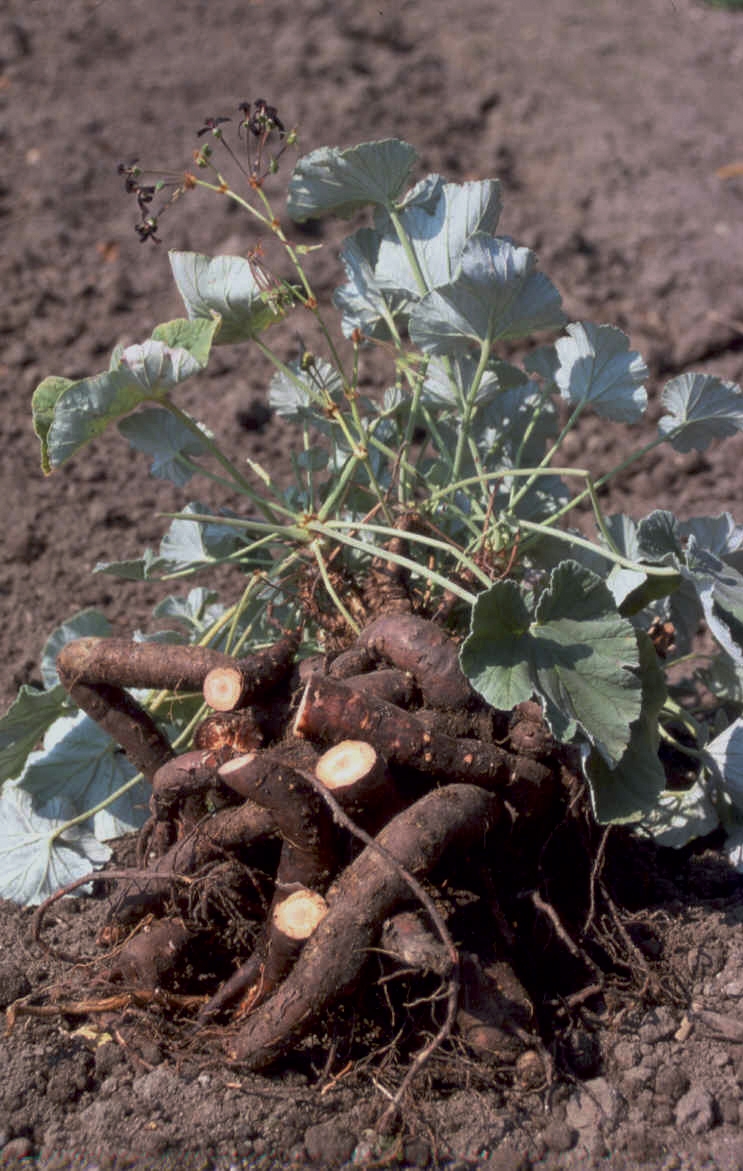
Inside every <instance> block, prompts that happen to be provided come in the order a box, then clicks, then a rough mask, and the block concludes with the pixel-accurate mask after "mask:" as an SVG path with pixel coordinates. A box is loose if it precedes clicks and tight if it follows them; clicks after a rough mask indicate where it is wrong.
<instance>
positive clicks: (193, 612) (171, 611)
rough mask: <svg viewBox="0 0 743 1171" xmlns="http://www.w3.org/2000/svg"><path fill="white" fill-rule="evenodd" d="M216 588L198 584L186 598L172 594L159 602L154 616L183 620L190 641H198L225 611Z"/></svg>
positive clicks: (153, 612) (177, 620) (153, 613)
mask: <svg viewBox="0 0 743 1171" xmlns="http://www.w3.org/2000/svg"><path fill="white" fill-rule="evenodd" d="M217 599H218V595H217V593H216V591H215V590H209V589H205V588H204V587H203V586H196V587H195V588H194V589H192V590H189V591H188V593H187V595H186V597H185V598H181V597H175V596H173V595H171V596H170V597H168V598H163V600H162V602H158V604H157V606H155V609H154V610H153V611H152V616H153V618H159V619H163V618H167V619H169V620H173V619H174V620H175V621H176V622H182V623H183V624H184V625H185V626H186V629H187V630H188V634H189V639H188V641H189V642H197V641H198V640H199V638H200V637H201V635H202V634H204V633H206V631H207V629H208V628H209V627H210V626H212V625H213V624H214V623H215V622H216V621H217V619H218V618H219V617H220V616H221V615H222V614H223V613H224V606H223V605H221V604H220V603H219V602H218V600H217Z"/></svg>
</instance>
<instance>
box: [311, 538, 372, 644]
mask: <svg viewBox="0 0 743 1171" xmlns="http://www.w3.org/2000/svg"><path fill="white" fill-rule="evenodd" d="M310 549H311V550H312V553H313V555H314V558H315V561H316V562H317V568H318V569H319V571H320V577H321V578H322V580H323V585H324V586H325V589H326V590H327V591H328V593H329V595H330V597H331V599H332V601H333V605H334V606H335V608H336V610H337V611H338V613H339V614H341V615H342V617H343V618H344V619H345V621H346V622H347V623H348V625H349V626H350V628H351V630H352V631H353V632H354V634H355V635H359V634H361V627H360V626H359V624H358V622H356V621H355V620H354V619H353V618H352V617H351V614H350V613H349V611H348V609H347V607H346V606H344V604H343V602H342V601H341V598H340V595H339V594H338V591H337V590H336V588H335V586H334V585H333V582H332V581H331V578H330V574H329V573H328V567H327V565H326V564H325V558H324V557H323V555H322V552H321V551H320V546H319V544H318V542H317V541H313V542H312V544H311V545H310Z"/></svg>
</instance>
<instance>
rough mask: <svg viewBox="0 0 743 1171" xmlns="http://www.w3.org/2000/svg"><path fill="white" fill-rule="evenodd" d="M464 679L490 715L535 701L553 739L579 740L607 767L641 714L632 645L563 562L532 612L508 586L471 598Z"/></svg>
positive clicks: (590, 584) (588, 585) (596, 582)
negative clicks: (534, 696) (581, 737)
mask: <svg viewBox="0 0 743 1171" xmlns="http://www.w3.org/2000/svg"><path fill="white" fill-rule="evenodd" d="M460 657H461V663H462V669H463V670H464V672H465V674H466V675H467V677H468V678H469V680H470V682H471V683H472V685H473V687H474V688H475V689H476V690H477V691H478V692H480V694H481V695H482V696H484V698H485V699H486V700H487V701H488V703H491V704H492V705H493V706H494V707H496V708H500V709H503V710H509V709H510V708H512V707H513V706H514V704H516V703H519V702H521V701H522V700H525V699H529V698H530V697H531V695H532V694H533V693H536V694H537V695H538V697H539V698H540V700H541V702H542V706H543V709H544V713H545V717H546V719H547V721H548V723H549V725H550V727H551V729H552V731H553V733H554V735H555V736H556V737H557V739H559V740H561V741H563V742H565V741H569V740H572V739H573V737H574V736H575V734H576V732H577V731H578V730H580V731H581V732H582V733H583V734H584V735H585V736H586V737H587V738H588V740H589V741H590V743H591V744H592V745H593V746H594V748H595V749H596V750H597V751H598V752H599V753H600V754H601V756H603V758H604V759H605V760H606V762H607V763H608V764H609V765H610V766H612V767H613V766H615V765H616V764H617V763H618V762H619V760H620V758H621V757H622V754H623V753H624V751H625V749H626V747H627V744H628V742H629V726H630V724H631V723H632V722H633V721H634V720H636V719H637V718H638V717H639V715H640V711H641V704H642V695H641V684H640V680H639V678H638V676H637V673H636V669H637V667H638V665H639V657H638V649H637V639H636V636H635V632H634V630H633V629H632V626H631V625H630V623H629V622H628V621H627V620H626V619H624V618H621V617H620V615H619V614H618V613H617V609H616V606H615V604H614V599H613V598H612V596H611V593H610V592H609V590H608V588H607V586H606V585H605V584H604V583H603V582H602V581H601V579H600V578H599V577H598V576H597V575H596V574H594V573H591V571H590V570H588V569H584V568H583V567H582V566H580V565H578V564H577V563H576V562H574V561H563V562H562V563H561V564H560V565H558V566H557V568H556V569H554V570H553V571H552V573H551V574H550V583H549V586H548V588H547V589H545V590H544V592H543V593H542V594H541V596H540V598H539V601H538V603H537V605H536V607H535V608H534V610H533V612H530V610H529V608H528V607H527V604H526V601H525V600H524V598H523V597H522V596H521V594H520V593H519V589H518V586H517V585H516V584H515V583H514V582H509V581H505V582H495V583H494V584H493V585H492V586H490V588H489V589H487V590H485V592H484V593H482V594H480V595H479V597H478V598H477V600H476V602H475V605H474V607H473V610H472V622H471V628H470V634H469V636H468V637H467V639H466V640H465V642H464V644H463V646H462V649H461V652H460Z"/></svg>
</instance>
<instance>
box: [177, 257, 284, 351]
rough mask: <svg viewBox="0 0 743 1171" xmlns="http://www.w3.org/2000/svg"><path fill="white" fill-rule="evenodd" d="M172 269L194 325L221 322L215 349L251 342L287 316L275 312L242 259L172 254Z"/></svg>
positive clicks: (246, 263) (215, 338)
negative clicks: (200, 322)
mask: <svg viewBox="0 0 743 1171" xmlns="http://www.w3.org/2000/svg"><path fill="white" fill-rule="evenodd" d="M168 258H169V260H170V267H171V269H172V271H173V278H174V280H175V283H176V285H177V286H178V292H179V293H180V295H181V297H182V298H183V303H184V305H185V306H186V312H187V314H188V317H189V320H190V321H198V320H204V321H205V322H207V323H209V324H211V325H212V326H213V325H214V323H215V319H217V318H218V319H219V323H220V324H219V329H218V330H217V331H216V336H215V337H214V345H219V346H223V345H231V344H233V343H235V342H245V341H250V339H251V338H254V337H257V336H258V334H259V333H262V331H263V330H264V329H266V328H267V327H268V326H269V325H275V324H276V322H277V321H280V320H281V318H282V317H283V313H282V312H281V311H279V310H277V309H275V308H274V307H273V306H272V304H271V302H270V300H269V299H268V297H267V296H266V294H265V292H264V291H263V289H262V288H261V286H260V285H259V284H258V282H257V281H256V279H255V276H254V275H253V270H252V268H251V267H250V262H249V261H247V260H245V259H244V258H243V257H242V256H215V257H214V258H213V259H212V258H210V257H209V256H202V255H201V253H199V252H169V253H168Z"/></svg>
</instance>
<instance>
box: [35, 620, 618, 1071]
mask: <svg viewBox="0 0 743 1171" xmlns="http://www.w3.org/2000/svg"><path fill="white" fill-rule="evenodd" d="M297 648H298V641H297V640H296V639H295V638H292V637H287V638H284V639H282V640H281V641H280V642H279V643H277V644H276V645H275V646H274V647H271V648H269V649H268V650H267V651H265V652H262V653H261V654H258V655H256V656H253V657H252V658H248V659H243V660H233V659H230V658H228V657H227V656H224V655H219V654H214V653H212V652H209V651H208V650H204V649H202V648H187V647H185V648H184V647H173V646H166V645H160V644H141V643H140V644H136V643H129V642H125V641H123V640H103V639H81V640H79V641H78V642H74V643H71V644H69V645H68V646H66V647H65V648H64V650H63V651H62V653H61V655H60V660H59V671H60V677H61V678H62V680H63V682H64V683H65V685H66V686H67V688H68V689H69V691H70V693H71V695H72V696H73V698H74V699H75V701H76V703H78V704H79V705H80V706H81V707H83V708H84V709H85V710H86V711H88V712H89V713H90V714H91V715H92V716H93V718H95V719H97V720H99V722H101V723H102V724H104V726H106V727H107V728H108V729H109V730H110V731H111V732H112V734H113V735H114V736H115V737H116V739H117V740H118V742H119V743H120V744H121V746H122V748H123V749H124V751H125V752H126V753H127V754H128V756H129V757H130V758H131V759H132V760H133V761H134V763H135V764H136V765H137V767H138V768H139V769H140V770H141V771H142V772H143V773H144V774H145V776H146V777H147V778H148V779H149V780H150V781H151V785H152V795H151V801H150V817H149V819H148V821H147V823H146V825H145V826H144V827H143V829H142V831H141V833H140V835H139V840H138V865H137V867H136V868H134V869H132V870H128V871H125V872H118V873H117V878H116V880H115V883H116V885H115V891H114V895H113V898H112V903H111V911H110V919H109V923H108V924H107V926H106V928H105V930H104V932H103V934H102V938H101V940H100V941H99V942H101V943H103V944H105V945H106V948H107V954H106V955H105V956H104V957H103V958H102V960H101V962H100V965H99V979H100V981H104V982H106V983H107V984H108V985H110V984H114V985H119V986H122V987H123V988H127V989H130V990H135V991H136V993H137V995H139V997H140V1001H141V1000H146V998H147V996H148V995H153V994H155V993H156V992H157V991H158V990H163V989H164V990H170V991H171V992H172V993H173V994H174V995H177V996H178V997H180V998H185V999H182V1003H186V1001H188V1003H191V1004H192V1005H193V1006H194V1007H193V1009H192V1013H195V1014H196V1023H197V1025H198V1026H199V1028H200V1029H207V1030H208V1032H209V1035H210V1036H211V1037H213V1036H214V1035H215V1034H216V1035H218V1036H220V1037H221V1038H222V1044H223V1046H224V1049H225V1051H226V1054H227V1056H228V1059H229V1060H232V1061H235V1062H239V1063H240V1064H241V1065H243V1066H247V1067H249V1068H252V1069H262V1068H264V1067H267V1066H269V1065H270V1064H271V1063H273V1062H275V1061H276V1060H277V1059H278V1058H280V1057H282V1056H283V1055H286V1054H287V1053H289V1052H291V1051H293V1050H294V1049H295V1048H296V1047H297V1046H298V1045H300V1043H301V1042H302V1041H303V1039H304V1038H306V1037H307V1036H308V1035H309V1034H314V1035H315V1036H316V1037H317V1036H319V1037H320V1038H322V1037H327V1036H328V1030H329V1027H330V1026H329V1021H331V1020H332V1019H333V1013H334V1011H336V1010H338V1011H340V1012H341V1015H342V1016H343V1019H344V1020H345V1021H346V1024H347V1025H348V1022H349V1020H351V1019H352V1018H353V1016H354V1012H356V1014H357V1018H358V1015H359V1014H363V1012H367V1013H368V1012H369V1011H370V1009H369V1003H370V1001H369V996H370V995H371V994H372V993H373V994H374V995H373V996H372V1000H373V999H374V996H376V1002H375V1003H377V1005H379V1004H381V1003H383V1002H384V1003H386V1004H387V1005H388V1006H390V1011H391V1012H392V1009H393V1007H394V1012H393V1016H394V1022H395V1023H394V1027H395V1028H396V1027H397V1025H398V1024H399V1021H400V1019H401V1017H402V1018H404V1019H406V1020H407V1021H408V1023H410V1022H413V1026H414V1027H415V1021H416V1020H417V1019H418V1017H417V1016H416V1009H415V1004H423V1003H425V1005H426V1012H425V1022H426V1023H425V1026H422V1028H423V1032H422V1033H421V1035H420V1036H419V1039H418V1041H417V1042H416V1045H417V1051H418V1056H417V1057H416V1058H415V1059H414V1061H413V1066H412V1067H411V1068H412V1069H415V1068H417V1067H419V1065H420V1064H421V1063H422V1061H423V1060H424V1059H425V1058H426V1057H427V1056H429V1055H430V1053H431V1052H432V1051H433V1049H434V1048H435V1047H436V1046H437V1045H438V1044H439V1043H440V1041H441V1040H442V1039H443V1038H444V1037H446V1036H449V1035H452V1036H458V1037H459V1042H460V1044H462V1045H464V1046H466V1047H467V1048H468V1049H469V1050H471V1051H474V1052H475V1053H476V1054H477V1055H478V1056H480V1057H485V1058H486V1059H488V1060H490V1061H495V1062H497V1063H499V1065H503V1064H504V1063H505V1064H508V1065H510V1066H513V1067H515V1068H516V1069H517V1070H518V1069H519V1068H523V1069H526V1068H527V1067H528V1068H529V1070H530V1071H531V1072H530V1074H529V1076H530V1077H533V1067H534V1055H535V1053H544V1052H545V1051H544V1048H543V1045H542V1041H541V1040H540V1033H541V1034H542V1035H543V1034H544V1031H545V1027H546V1020H547V1018H546V1016H545V1008H544V1006H545V1003H546V1000H547V997H546V984H547V982H546V980H545V971H546V968H547V967H548V968H549V970H550V978H551V980H552V987H551V988H550V989H549V991H550V993H551V995H552V998H553V999H555V998H559V997H563V1003H564V998H569V996H570V995H577V997H580V996H581V991H580V990H581V989H582V988H585V989H587V990H588V991H587V992H586V996H588V995H601V994H602V992H603V991H604V989H605V985H606V977H607V972H609V971H610V970H613V972H614V974H615V975H616V974H617V972H618V973H619V976H620V977H622V978H625V979H626V977H627V972H626V971H624V972H622V971H620V969H621V967H622V961H621V960H617V958H616V957H617V955H618V954H619V952H620V951H621V949H620V948H615V949H614V955H612V954H611V948H610V947H608V946H607V945H606V941H607V939H608V938H609V937H610V936H611V935H612V932H611V929H610V927H609V928H607V922H609V921H610V920H611V918H612V915H613V916H614V918H615V920H617V924H618V918H617V912H616V908H615V907H614V905H613V903H612V902H611V897H610V895H609V892H608V890H607V888H606V886H605V885H603V884H602V883H601V882H600V881H599V879H600V875H599V861H597V859H599V854H601V857H602V858H603V854H604V845H605V843H603V842H600V836H599V834H598V831H597V830H596V829H595V827H593V826H592V824H591V822H590V818H589V817H588V815H587V812H586V804H585V799H584V797H583V795H582V786H581V784H580V783H579V781H578V780H577V779H576V776H575V775H574V772H573V771H572V769H571V760H570V757H569V755H567V754H566V753H565V751H564V750H558V748H557V746H556V745H555V744H554V742H553V740H552V738H551V736H550V734H549V732H548V729H547V728H546V726H545V724H544V722H543V721H542V718H541V714H540V711H539V708H538V706H537V705H536V704H532V703H527V704H522V705H520V707H519V708H517V709H516V710H515V711H513V712H510V713H504V712H498V711H495V710H494V709H492V708H490V707H488V706H487V705H485V704H484V703H483V702H482V701H481V700H480V698H479V697H478V696H477V695H475V694H474V693H473V691H472V689H471V688H470V685H469V683H468V681H467V680H466V678H465V677H464V675H463V674H462V672H461V670H460V668H459V664H458V657H457V647H456V644H455V643H454V642H453V641H452V640H451V639H450V638H449V637H448V636H447V635H446V634H445V633H444V632H443V631H442V630H441V628H440V627H438V626H436V625H434V624H433V623H431V622H428V621H426V620H424V619H422V618H418V617H414V616H412V615H410V614H391V615H389V616H388V617H384V618H380V619H377V620H376V621H374V622H372V623H371V625H369V626H368V627H367V628H366V630H364V632H363V633H362V635H361V636H360V638H359V639H358V641H357V642H356V644H355V645H354V646H352V647H350V648H348V649H347V650H345V651H344V652H342V653H340V654H338V655H336V656H335V657H334V658H331V657H330V656H328V657H323V658H318V659H313V660H305V661H302V662H300V663H299V664H297V663H296V662H295V656H296V652H297ZM141 686H149V687H154V686H156V687H164V686H166V687H172V688H177V687H181V688H185V689H188V690H195V689H197V688H198V689H202V690H203V692H204V695H205V697H206V698H207V702H208V703H209V705H210V706H211V707H212V708H213V709H214V714H213V715H211V716H209V717H208V718H207V719H206V720H205V721H204V722H203V724H202V725H201V727H200V728H199V729H198V732H197V734H196V737H195V741H194V747H193V749H192V750H191V751H189V752H186V753H184V754H182V755H179V756H176V755H175V754H174V753H173V750H172V748H171V747H170V745H169V743H168V742H167V740H166V739H165V738H164V737H163V735H162V733H161V732H160V730H159V729H158V727H157V726H156V725H155V724H154V723H153V721H152V720H151V719H150V717H149V716H147V715H146V713H144V712H143V711H142V710H141V709H139V708H138V706H137V705H136V703H135V702H134V701H133V700H132V699H131V697H130V695H129V694H128V692H127V691H126V690H125V688H127V687H141ZM599 845H600V846H601V848H600V850H599ZM556 858H557V862H558V864H557V865H556V866H555V865H554V862H555V859H556ZM565 868H571V870H572V873H571V875H570V876H569V875H567V874H566V872H565ZM573 879H574V881H573ZM44 909H45V908H40V913H41V914H42V915H43V913H44ZM39 923H40V919H39ZM599 925H600V930H599ZM618 929H619V924H618ZM602 931H603V933H604V938H603V939H602V936H601V932H602ZM112 945H114V946H113V949H112ZM625 954H626V953H625ZM627 966H629V965H627ZM403 977H404V979H403ZM411 981H412V982H413V984H416V986H417V987H418V988H419V992H420V995H419V999H418V1000H416V1001H415V1004H413V1001H412V1000H411V998H410V987H411ZM403 984H404V987H405V989H406V990H407V996H408V999H407V1000H406V999H405V998H404V997H403V998H402V1001H401V1002H400V1001H399V998H398V1003H397V1005H396V1007H395V1006H393V1001H394V995H393V992H394V988H395V987H396V986H402V985H403ZM108 991H109V992H110V989H108ZM186 994H190V997H191V999H189V997H188V996H187V995H186ZM367 994H368V995H367ZM365 995H367V1000H366V1001H365V1000H364V997H365ZM364 1005H366V1007H364ZM395 1014H396V1015H395ZM419 1015H420V1014H419ZM421 1019H424V1018H423V1017H421ZM389 1023H390V1027H391V1028H392V1017H391V1018H390V1022H389ZM348 1027H349V1028H351V1029H353V1025H352V1024H351V1025H349V1026H348ZM357 1031H358V1027H357ZM421 1043H423V1047H422V1048H421ZM519 1063H521V1066H520V1065H519ZM530 1063H531V1064H530ZM537 1064H539V1063H537ZM540 1069H541V1071H542V1072H541V1074H540V1076H542V1075H543V1074H544V1064H542V1065H540Z"/></svg>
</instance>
